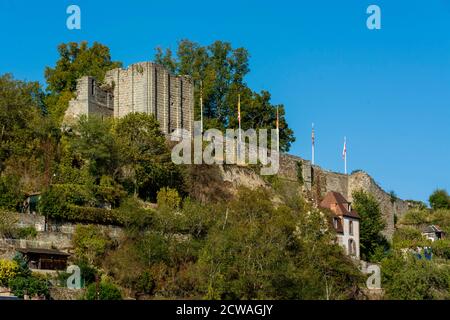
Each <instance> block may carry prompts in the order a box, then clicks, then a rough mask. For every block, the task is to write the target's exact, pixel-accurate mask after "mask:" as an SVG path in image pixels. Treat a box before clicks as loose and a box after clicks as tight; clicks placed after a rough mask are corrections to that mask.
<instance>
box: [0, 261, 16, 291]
mask: <svg viewBox="0 0 450 320" xmlns="http://www.w3.org/2000/svg"><path fill="white" fill-rule="evenodd" d="M18 273H19V266H18V265H17V263H16V262H15V261H10V260H4V259H2V260H0V286H6V285H8V282H9V281H10V280H11V279H13V278H14V277H16V276H17V274H18Z"/></svg>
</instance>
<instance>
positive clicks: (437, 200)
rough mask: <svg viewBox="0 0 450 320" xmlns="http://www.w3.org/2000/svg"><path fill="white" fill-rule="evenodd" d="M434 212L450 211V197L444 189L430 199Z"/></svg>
mask: <svg viewBox="0 0 450 320" xmlns="http://www.w3.org/2000/svg"><path fill="white" fill-rule="evenodd" d="M428 201H429V202H430V205H431V208H432V209H433V210H438V209H450V196H449V195H448V193H447V191H446V190H444V189H437V190H435V191H434V192H433V193H432V194H431V195H430V198H429V199H428Z"/></svg>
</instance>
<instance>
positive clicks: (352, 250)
mask: <svg viewBox="0 0 450 320" xmlns="http://www.w3.org/2000/svg"><path fill="white" fill-rule="evenodd" d="M348 254H349V255H350V256H355V255H356V244H355V241H354V240H353V239H348Z"/></svg>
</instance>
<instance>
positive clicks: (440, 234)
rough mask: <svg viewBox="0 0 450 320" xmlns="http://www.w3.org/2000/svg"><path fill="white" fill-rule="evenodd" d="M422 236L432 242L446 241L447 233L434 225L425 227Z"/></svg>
mask: <svg viewBox="0 0 450 320" xmlns="http://www.w3.org/2000/svg"><path fill="white" fill-rule="evenodd" d="M422 235H423V236H424V237H425V238H427V239H429V240H431V241H435V240H440V239H444V237H445V232H444V231H442V229H441V228H440V227H439V226H437V225H435V224H432V225H429V226H427V227H425V228H424V229H423V230H422Z"/></svg>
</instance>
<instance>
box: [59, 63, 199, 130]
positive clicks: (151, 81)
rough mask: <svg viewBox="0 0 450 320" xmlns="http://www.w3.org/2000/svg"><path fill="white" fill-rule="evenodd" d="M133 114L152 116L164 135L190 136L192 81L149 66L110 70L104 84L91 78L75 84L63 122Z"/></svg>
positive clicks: (140, 65) (192, 110)
mask: <svg viewBox="0 0 450 320" xmlns="http://www.w3.org/2000/svg"><path fill="white" fill-rule="evenodd" d="M132 112H143V113H147V114H153V115H154V116H155V118H156V119H157V120H158V122H159V124H160V126H161V131H162V132H163V133H165V134H170V133H171V132H173V131H174V130H175V129H177V128H183V129H186V130H188V131H189V132H192V131H193V124H194V85H193V81H192V78H191V77H189V76H176V75H173V74H171V73H170V72H169V71H168V70H167V69H165V68H164V67H163V66H161V65H157V64H154V63H152V62H142V63H136V64H133V65H131V66H129V67H128V68H127V69H122V68H117V69H113V70H110V71H108V72H107V73H106V76H105V80H104V83H103V84H99V83H98V82H97V81H96V80H95V79H94V78H92V77H88V76H86V77H82V78H80V79H79V80H78V82H77V97H76V98H75V99H72V100H71V101H70V102H69V108H68V110H67V111H66V114H65V118H64V122H65V123H71V122H73V121H74V120H75V119H76V118H77V117H78V116H80V115H82V114H86V115H91V114H96V115H101V116H111V117H115V118H120V117H123V116H125V115H127V114H128V113H132Z"/></svg>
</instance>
